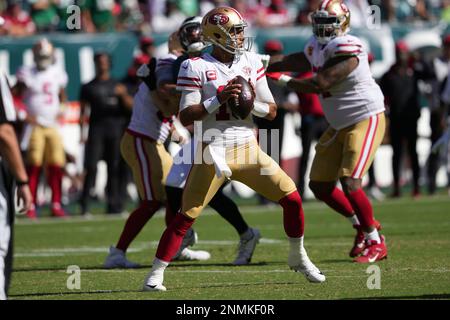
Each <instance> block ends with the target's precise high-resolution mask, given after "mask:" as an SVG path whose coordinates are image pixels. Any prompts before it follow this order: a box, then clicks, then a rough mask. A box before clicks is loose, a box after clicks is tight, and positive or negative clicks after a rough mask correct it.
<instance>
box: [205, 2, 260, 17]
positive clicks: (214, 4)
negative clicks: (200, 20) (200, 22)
mask: <svg viewBox="0 0 450 320" xmlns="http://www.w3.org/2000/svg"><path fill="white" fill-rule="evenodd" d="M249 1H252V0H244V2H249ZM228 2H229V1H228V0H199V10H200V12H199V16H201V17H203V16H204V15H206V14H207V13H208V12H209V11H211V10H212V9H214V8H217V7H222V6H227V5H229V3H228ZM232 7H233V8H234V6H232ZM236 9H237V8H236ZM238 11H239V10H238ZM239 12H240V13H241V14H242V13H243V12H241V11H239Z"/></svg>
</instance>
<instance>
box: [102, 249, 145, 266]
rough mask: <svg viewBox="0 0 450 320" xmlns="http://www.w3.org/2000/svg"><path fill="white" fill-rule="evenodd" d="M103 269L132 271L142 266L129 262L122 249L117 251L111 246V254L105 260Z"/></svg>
mask: <svg viewBox="0 0 450 320" xmlns="http://www.w3.org/2000/svg"><path fill="white" fill-rule="evenodd" d="M103 267H104V268H106V269H115V268H124V269H132V268H138V267H140V265H139V264H138V263H135V262H131V261H129V260H128V259H127V258H126V256H125V252H123V251H122V250H120V249H117V248H116V247H114V246H111V247H110V248H109V254H108V256H107V257H106V259H105V263H104V264H103Z"/></svg>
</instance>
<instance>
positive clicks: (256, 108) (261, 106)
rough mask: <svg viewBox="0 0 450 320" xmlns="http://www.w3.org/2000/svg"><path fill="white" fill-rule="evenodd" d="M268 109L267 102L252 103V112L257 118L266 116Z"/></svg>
mask: <svg viewBox="0 0 450 320" xmlns="http://www.w3.org/2000/svg"><path fill="white" fill-rule="evenodd" d="M269 111H270V106H269V104H268V103H265V102H259V101H255V103H254V104H253V111H252V113H253V114H254V115H255V116H257V117H259V118H264V117H265V116H267V115H268V114H269Z"/></svg>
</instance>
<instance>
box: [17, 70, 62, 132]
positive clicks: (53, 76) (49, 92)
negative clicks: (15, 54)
mask: <svg viewBox="0 0 450 320" xmlns="http://www.w3.org/2000/svg"><path fill="white" fill-rule="evenodd" d="M17 81H20V82H23V83H24V84H25V86H26V90H25V93H24V97H23V102H24V104H25V106H26V108H27V112H28V113H29V114H30V115H32V116H35V117H36V119H37V122H38V123H39V124H40V125H42V126H45V127H53V126H55V125H56V124H57V122H56V120H57V117H58V114H59V111H60V100H59V92H60V90H61V89H62V88H65V87H66V85H67V81H68V78H67V73H66V72H65V71H64V70H62V69H61V68H59V67H58V66H56V65H51V66H50V67H48V68H47V69H45V70H42V71H41V70H38V69H37V68H36V67H35V66H32V67H27V66H23V67H21V68H20V69H19V70H18V71H17Z"/></svg>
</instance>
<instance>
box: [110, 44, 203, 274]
mask: <svg viewBox="0 0 450 320" xmlns="http://www.w3.org/2000/svg"><path fill="white" fill-rule="evenodd" d="M170 39H172V40H171V41H170V40H169V51H170V52H169V53H168V54H166V55H165V56H163V57H161V58H160V59H158V60H156V59H155V58H152V60H151V61H150V63H149V64H148V65H143V66H142V68H140V69H139V70H138V71H137V75H138V76H139V77H141V78H143V80H144V81H143V82H142V83H141V84H140V85H139V88H138V92H137V93H136V94H135V96H134V102H133V113H132V116H131V120H130V124H129V125H128V128H127V129H126V132H125V133H124V135H123V138H122V141H121V146H120V149H121V154H122V157H123V158H124V159H125V161H126V162H127V164H128V165H129V166H130V168H131V170H132V173H133V179H134V181H135V184H136V187H137V189H138V192H139V197H140V199H141V201H140V204H139V207H138V208H136V209H135V210H134V211H133V212H132V213H131V214H130V216H129V217H128V219H127V221H126V223H125V226H124V229H123V231H122V233H121V235H120V238H119V241H118V242H117V244H116V246H111V247H110V251H109V255H108V256H107V257H106V259H105V262H104V267H105V268H108V269H111V268H136V267H138V266H139V264H137V263H134V262H132V261H129V260H128V259H127V258H126V251H127V249H128V247H129V245H130V244H131V242H132V241H133V240H134V238H135V237H136V236H137V235H138V234H139V232H140V231H141V229H142V228H143V227H144V226H145V224H146V223H147V221H148V220H149V219H150V218H151V217H152V216H153V215H154V214H155V212H156V211H157V210H158V209H159V208H160V207H161V205H163V204H165V203H166V193H165V190H164V185H165V181H166V178H167V175H168V173H169V170H170V168H171V166H172V162H173V161H172V157H171V155H170V154H169V153H168V152H167V151H166V149H165V147H164V142H165V141H166V139H167V138H168V136H169V134H170V132H171V131H172V129H173V127H172V122H173V116H174V115H175V114H176V113H177V112H178V100H177V99H173V97H169V96H168V95H167V94H166V92H165V91H164V90H165V89H164V88H165V85H166V84H169V83H172V82H173V80H172V78H173V76H172V74H173V73H172V66H173V63H174V61H175V60H176V58H177V56H178V54H179V52H181V50H178V49H179V48H178V47H179V45H177V41H174V36H173V35H172V36H171V37H170ZM168 97H169V98H168ZM168 213H169V212H167V211H166V223H170V221H171V220H172V219H173V218H174V217H173V216H171V215H168ZM177 258H178V259H180V260H207V259H209V258H210V254H209V253H208V252H206V251H201V250H198V251H194V250H190V249H188V248H183V250H182V251H181V252H179V254H178V256H177Z"/></svg>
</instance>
